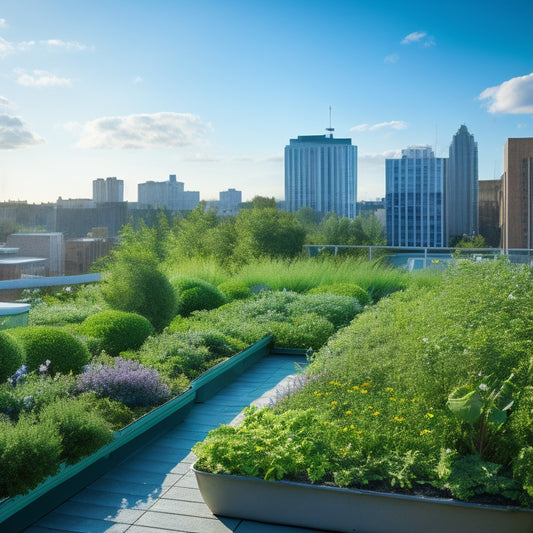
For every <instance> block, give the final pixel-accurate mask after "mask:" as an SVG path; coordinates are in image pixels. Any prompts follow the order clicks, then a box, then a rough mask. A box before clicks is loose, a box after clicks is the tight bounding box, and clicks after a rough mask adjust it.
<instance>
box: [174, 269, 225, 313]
mask: <svg viewBox="0 0 533 533" xmlns="http://www.w3.org/2000/svg"><path fill="white" fill-rule="evenodd" d="M173 286H174V289H175V290H176V294H177V297H178V308H177V313H178V314H179V315H181V316H189V315H190V314H191V313H192V312H193V311H199V310H202V309H215V308H217V307H220V306H221V305H224V304H225V303H226V297H225V296H224V294H223V293H222V292H221V291H220V290H218V289H217V288H216V287H215V286H214V285H211V284H209V283H207V282H205V281H202V280H195V279H193V278H177V279H176V280H174V281H173Z"/></svg>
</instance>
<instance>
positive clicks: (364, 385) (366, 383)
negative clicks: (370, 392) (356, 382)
mask: <svg viewBox="0 0 533 533" xmlns="http://www.w3.org/2000/svg"><path fill="white" fill-rule="evenodd" d="M361 387H366V388H367V389H368V387H370V383H368V381H365V382H364V383H363V384H362V385H361Z"/></svg>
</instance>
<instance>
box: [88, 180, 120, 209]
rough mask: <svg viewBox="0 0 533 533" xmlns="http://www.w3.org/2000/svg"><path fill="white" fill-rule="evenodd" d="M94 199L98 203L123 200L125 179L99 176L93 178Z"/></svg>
mask: <svg viewBox="0 0 533 533" xmlns="http://www.w3.org/2000/svg"><path fill="white" fill-rule="evenodd" d="M93 200H94V201H95V202H96V203H97V204H105V203H113V202H123V201H124V180H118V179H117V178H106V179H103V178H98V179H96V180H93Z"/></svg>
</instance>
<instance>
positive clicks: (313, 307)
mask: <svg viewBox="0 0 533 533" xmlns="http://www.w3.org/2000/svg"><path fill="white" fill-rule="evenodd" d="M287 309H288V312H289V313H290V315H291V316H301V315H304V314H307V313H315V314H317V315H319V316H321V317H324V318H327V319H328V320H329V321H330V322H331V323H332V324H333V325H334V326H335V329H338V328H342V327H344V326H347V325H348V324H349V323H350V322H351V321H352V320H353V319H354V318H355V317H356V316H357V315H358V314H359V313H361V312H362V311H363V308H362V306H361V305H360V303H359V302H358V301H357V300H356V299H355V298H352V297H350V296H338V295H336V294H328V293H323V294H304V295H301V296H299V297H298V298H297V299H295V300H294V301H292V302H290V303H288V304H287Z"/></svg>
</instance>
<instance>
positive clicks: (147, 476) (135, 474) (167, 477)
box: [101, 468, 181, 487]
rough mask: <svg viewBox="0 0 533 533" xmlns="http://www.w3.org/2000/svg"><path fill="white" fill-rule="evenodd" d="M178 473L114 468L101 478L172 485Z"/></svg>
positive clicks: (162, 485) (176, 479)
mask: <svg viewBox="0 0 533 533" xmlns="http://www.w3.org/2000/svg"><path fill="white" fill-rule="evenodd" d="M180 477H181V475H180V474H171V473H167V472H148V471H142V470H132V469H129V468H122V469H120V470H119V469H116V468H114V469H113V470H111V471H110V472H108V473H107V474H105V475H104V476H102V478H101V479H104V480H106V479H113V480H119V481H128V482H132V483H148V484H153V485H157V486H159V485H160V486H161V487H166V486H170V485H174V483H176V482H177V481H178V480H179V478H180Z"/></svg>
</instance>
